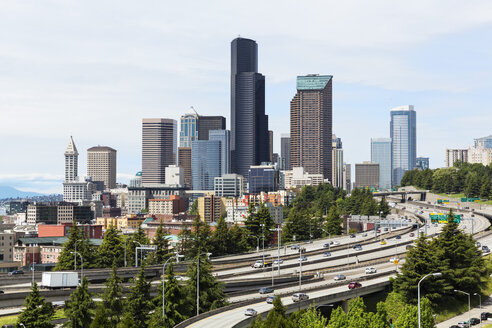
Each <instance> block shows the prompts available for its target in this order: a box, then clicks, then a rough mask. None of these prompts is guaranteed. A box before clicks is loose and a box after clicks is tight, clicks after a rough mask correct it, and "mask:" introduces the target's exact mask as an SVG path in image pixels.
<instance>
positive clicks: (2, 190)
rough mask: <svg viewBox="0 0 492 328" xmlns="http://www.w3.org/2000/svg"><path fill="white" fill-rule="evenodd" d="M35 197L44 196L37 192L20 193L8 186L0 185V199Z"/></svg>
mask: <svg viewBox="0 0 492 328" xmlns="http://www.w3.org/2000/svg"><path fill="white" fill-rule="evenodd" d="M35 196H44V194H40V193H37V192H26V191H20V190H18V189H15V188H13V187H10V186H3V185H0V199H3V198H17V197H19V198H27V197H35Z"/></svg>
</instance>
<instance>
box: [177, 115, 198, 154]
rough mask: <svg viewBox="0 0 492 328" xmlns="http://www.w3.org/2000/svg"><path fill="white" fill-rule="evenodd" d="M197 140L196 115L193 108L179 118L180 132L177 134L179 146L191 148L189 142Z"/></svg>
mask: <svg viewBox="0 0 492 328" xmlns="http://www.w3.org/2000/svg"><path fill="white" fill-rule="evenodd" d="M196 139H198V114H197V112H196V111H195V109H194V108H193V107H191V108H190V110H189V111H188V112H187V113H186V114H184V115H183V116H181V131H180V132H179V146H180V147H191V142H192V141H193V140H196Z"/></svg>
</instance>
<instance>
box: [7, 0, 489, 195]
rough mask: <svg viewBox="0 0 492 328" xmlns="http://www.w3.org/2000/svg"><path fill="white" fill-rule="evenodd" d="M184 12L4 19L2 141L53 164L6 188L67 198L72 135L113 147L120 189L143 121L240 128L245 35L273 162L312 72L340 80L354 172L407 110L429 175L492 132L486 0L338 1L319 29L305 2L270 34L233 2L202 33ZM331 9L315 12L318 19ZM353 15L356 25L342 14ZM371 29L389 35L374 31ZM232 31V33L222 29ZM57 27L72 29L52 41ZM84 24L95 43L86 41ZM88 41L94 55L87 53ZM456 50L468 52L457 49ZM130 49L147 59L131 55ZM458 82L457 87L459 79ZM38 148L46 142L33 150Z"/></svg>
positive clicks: (338, 125)
mask: <svg viewBox="0 0 492 328" xmlns="http://www.w3.org/2000/svg"><path fill="white" fill-rule="evenodd" d="M180 6H181V5H179V4H176V5H175V7H172V8H165V9H166V11H167V12H166V17H167V18H169V19H168V20H166V19H165V20H162V17H161V14H162V12H163V11H164V8H163V7H159V6H157V7H156V8H155V10H154V12H155V13H150V12H147V11H146V10H144V9H140V10H137V11H136V12H135V10H134V9H135V8H134V7H133V6H130V5H129V3H122V4H121V6H119V8H118V13H119V14H120V15H119V17H120V19H119V20H116V18H112V17H113V16H115V15H114V12H113V9H114V8H113V7H112V6H111V7H110V6H102V7H101V8H99V9H98V10H99V11H100V12H99V13H100V16H97V17H96V16H95V17H93V18H92V20H88V19H86V18H88V17H91V15H90V13H91V11H93V10H94V9H95V7H94V4H92V3H90V2H89V3H86V4H78V5H74V4H72V5H70V4H54V3H53V4H50V5H49V6H43V7H41V6H39V7H38V6H36V5H29V4H23V5H20V4H8V5H7V4H6V5H5V6H4V10H3V12H2V13H1V14H0V18H1V19H2V21H3V22H4V23H5V24H8V25H9V26H14V27H15V26H20V25H19V24H20V23H22V24H23V28H22V29H18V30H17V29H15V28H14V31H15V33H11V34H9V36H8V37H7V36H6V38H3V40H2V41H1V42H0V50H1V55H0V62H1V63H2V64H3V66H5V67H8V70H7V72H6V74H3V75H2V77H0V83H1V84H2V86H3V88H2V91H1V96H2V99H4V101H3V102H2V103H1V104H0V111H1V112H2V113H4V114H5V115H6V119H5V120H2V123H0V124H1V125H0V131H1V132H0V138H1V139H2V140H3V141H4V146H5V148H4V150H5V152H6V153H17V152H18V151H19V149H20V150H22V152H23V153H24V152H25V153H29V154H31V155H32V156H35V157H38V158H41V159H42V161H38V163H36V165H32V162H30V161H27V160H24V158H23V157H21V158H20V160H17V161H4V162H3V163H2V164H0V184H6V185H11V186H14V187H17V188H19V189H21V190H32V191H41V192H61V187H60V186H61V184H60V183H61V181H62V180H63V166H62V163H60V157H59V153H60V152H61V151H63V150H64V149H65V147H66V140H67V138H69V136H71V135H72V136H74V138H75V139H76V142H77V145H79V148H80V149H87V148H89V147H90V146H93V145H94V144H108V145H111V146H112V147H113V148H115V149H116V150H117V151H118V170H119V172H118V178H117V180H118V181H122V182H128V179H129V178H130V177H131V176H133V175H134V174H135V173H136V172H138V171H140V170H141V167H140V166H141V164H140V158H141V154H140V141H141V140H140V137H139V135H140V131H139V130H140V128H139V126H140V122H141V119H142V118H144V117H165V118H172V119H175V120H179V117H180V116H181V115H182V114H184V113H185V112H186V111H187V109H188V108H189V107H190V106H194V107H195V108H196V109H197V111H198V112H199V113H200V114H203V115H223V116H224V117H226V119H227V121H230V116H229V112H230V104H229V103H230V87H229V83H230V75H229V74H230V72H229V69H230V53H229V46H230V40H232V39H233V38H234V37H235V36H236V35H237V33H241V34H244V37H248V38H251V39H254V40H256V41H257V43H258V46H259V48H260V53H261V55H260V62H259V71H260V72H262V73H263V74H264V75H265V77H266V93H265V96H266V99H265V101H266V105H265V107H266V114H267V115H269V117H270V120H269V124H270V125H269V129H270V130H273V131H274V152H276V153H279V150H280V135H281V134H282V133H288V132H289V120H288V115H287V113H288V109H289V101H290V98H291V95H292V94H293V93H294V92H295V79H296V76H298V75H303V74H308V73H320V74H333V76H334V84H333V95H334V96H333V117H334V118H333V121H334V124H333V133H335V134H337V136H339V137H341V138H342V139H343V141H344V160H345V161H346V162H347V163H352V164H353V163H359V162H362V161H364V160H368V159H369V158H370V149H368V147H367V144H368V142H369V141H370V138H371V137H374V136H386V135H387V133H386V131H387V126H388V111H389V110H390V109H391V108H393V107H396V106H400V105H402V104H414V105H415V107H416V108H417V110H418V112H419V116H418V119H417V129H418V131H419V132H418V136H417V138H418V139H417V144H418V153H417V156H423V157H430V163H431V167H432V168H436V167H443V166H444V159H445V149H446V148H462V147H463V148H465V147H468V146H472V145H473V139H475V138H480V137H483V136H487V135H490V134H491V133H490V130H488V127H487V126H485V124H484V123H483V122H487V121H490V119H491V115H492V114H490V113H489V110H488V108H489V107H490V105H491V101H490V100H489V99H487V98H486V96H485V95H487V92H486V90H488V89H489V84H491V82H490V81H489V80H488V79H486V78H485V79H482V78H480V77H481V76H482V75H484V76H489V75H488V74H487V73H488V70H490V67H489V66H488V65H487V62H486V60H485V59H486V55H487V53H488V52H487V46H486V45H485V44H486V42H484V40H483V38H479V35H482V36H483V35H485V36H486V37H487V36H488V35H489V33H487V31H488V30H490V24H491V23H492V17H488V16H490V15H487V14H486V13H487V12H490V8H491V4H488V3H487V2H482V3H474V5H473V6H472V5H468V4H459V5H457V6H453V8H448V6H446V4H445V3H444V2H443V3H442V4H441V5H439V4H438V2H435V3H433V4H426V3H425V2H420V3H419V2H417V3H416V4H412V6H411V8H406V11H405V12H402V11H401V9H398V8H394V6H391V3H390V2H386V3H385V2H381V3H378V4H375V5H371V6H369V5H366V4H361V5H360V6H358V7H357V8H352V7H350V6H349V5H346V4H337V5H336V6H332V8H330V13H329V14H327V13H326V12H325V13H324V14H323V15H327V17H325V18H326V19H323V20H319V21H329V23H328V25H326V24H324V25H318V24H317V23H311V24H307V23H308V22H315V21H316V20H314V19H311V18H308V17H304V15H301V16H297V15H296V14H297V10H298V9H299V6H298V5H295V4H292V6H290V8H289V6H286V8H281V10H280V11H279V12H278V18H279V22H278V24H276V25H275V26H273V27H272V28H270V29H269V30H268V32H264V31H263V30H264V26H265V25H264V24H265V23H262V22H259V23H258V22H254V24H253V23H248V22H244V21H237V22H233V21H231V20H230V17H229V16H230V15H229V16H228V15H225V13H227V12H229V10H231V12H233V10H235V9H237V8H233V7H231V6H224V8H222V9H221V13H222V15H221V17H219V19H218V20H217V21H214V20H213V19H211V20H210V21H207V22H205V23H204V26H199V25H198V24H194V23H192V22H193V20H192V19H190V17H188V18H187V19H186V22H182V18H183V15H180V14H179V13H180V12H184V11H183V10H182V8H180ZM198 6H199V7H200V6H202V5H198ZM238 6H239V5H238ZM266 6H271V5H266ZM413 6H415V7H413ZM419 6H420V9H419ZM422 6H423V7H425V8H426V9H427V10H422V9H421V7H422ZM74 7H77V9H82V10H81V11H80V15H74V14H72V12H75V11H74V10H73V9H74ZM219 7H220V6H219ZM305 7H308V6H305ZM372 7H373V8H372ZM197 9H199V8H197ZM266 9H269V8H266ZM271 9H272V10H273V8H271ZM306 10H310V9H306ZM197 11H200V10H197ZM322 11H323V10H319V12H320V13H317V12H315V11H313V12H311V14H313V15H314V16H315V17H318V16H319V15H321V12H322ZM424 11H425V14H424ZM34 12H37V13H38V14H36V15H34V14H33V13H34ZM266 12H269V10H266ZM347 12H350V13H351V15H343V14H344V13H347ZM367 13H370V15H368V14H367ZM463 13H470V14H471V13H473V15H465V14H463ZM188 14H189V13H188ZM188 14H187V15H188ZM173 15H174V16H175V17H172V16H173ZM190 15H192V16H194V15H196V13H192V14H190ZM263 15H264V14H262V15H261V17H263V18H265V16H263ZM116 16H118V15H116ZM168 16H169V17H168ZM306 16H310V15H306ZM328 16H329V17H328ZM332 16H333V17H332ZM337 16H340V17H347V16H349V21H348V22H340V21H339V19H338V18H337ZM43 17H44V18H43ZM58 17H65V19H63V21H60V19H61V18H58ZM67 17H68V18H67ZM293 17H296V20H297V21H298V23H299V24H295V25H296V28H293V26H290V25H292V24H291V22H292V21H293ZM368 17H371V18H370V19H371V20H370V21H369V20H368V19H369V18H368ZM410 17H416V18H417V19H410ZM373 19H377V20H378V22H379V23H378V26H379V27H376V26H375V24H371V22H372V20H373ZM395 19H397V21H395ZM163 21H164V22H163ZM351 22H354V23H356V24H355V25H353V28H352V29H347V30H345V29H340V30H339V32H338V33H334V34H333V35H326V33H325V32H323V31H324V30H325V29H330V27H331V26H332V25H331V24H333V26H337V25H341V26H348V25H349V24H350V23H351ZM397 22H398V24H396V23H397ZM417 22H419V23H418V24H417ZM450 22H452V24H451V23H450ZM224 23H227V24H229V25H230V27H231V28H230V29H228V30H227V31H223V29H222V28H221V26H222V25H223V24H224ZM173 24H175V25H173ZM176 24H177V25H176ZM180 24H181V25H180ZM59 26H63V27H64V29H63V31H60V32H59V33H53V32H54V31H55V30H54V28H55V27H59ZM179 26H181V27H185V28H182V29H180V28H179ZM321 26H323V27H324V28H323V29H320V27H321ZM80 28H81V29H82V30H83V31H84V33H80V32H78V30H79V29H80ZM57 30H58V29H57ZM96 31H97V35H99V37H97V36H96V34H95V32H96ZM116 31H118V33H116ZM202 31H203V32H202ZM311 32H312V33H311ZM363 32H364V33H363ZM143 34H145V35H148V37H149V39H146V40H147V41H142V40H141V38H140V37H139V36H140V35H143ZM308 34H309V37H307V36H306V35H308ZM45 35H50V36H51V39H49V40H47V42H44V43H42V45H40V44H38V43H36V42H34V41H33V40H35V39H44V36H45ZM108 38H110V39H111V40H112V43H111V44H108V42H107V40H108ZM178 40H179V41H178ZM183 40H186V41H187V42H182V41H183ZM485 41H486V40H485ZM294 43H295V44H296V46H293V44H294ZM86 44H89V45H90V46H89V47H83V45H86ZM456 44H461V47H460V49H456V46H455V45H456ZM132 45H138V47H139V48H141V49H142V50H138V49H135V50H134V51H133V52H131V51H129V50H130V49H133V48H135V47H132ZM57 49H59V50H60V51H56V50H57ZM452 49H454V50H456V51H454V50H452ZM465 49H474V50H473V52H471V51H468V50H465ZM321 53H323V56H321V55H320V54H321ZM357 53H361V54H363V55H355V54H357ZM442 58H446V60H442ZM455 63H468V64H463V65H458V66H456V65H455ZM474 63H483V65H476V64H474ZM451 74H452V75H451ZM456 75H459V76H460V79H453V78H452V76H456ZM190 90H193V92H192V93H190ZM190 95H192V96H190ZM65 117H71V118H72V119H71V120H70V123H69V124H67V123H66V121H64V122H63V124H61V120H62V119H64V118H65ZM353 117H357V120H353ZM228 124H229V123H228ZM88 126H91V127H92V128H91V130H92V133H88V130H87V127H88ZM20 127H22V128H20ZM40 127H42V132H40ZM368 127H369V128H368ZM228 128H229V125H228ZM354 131H357V133H354ZM449 131H453V134H451V133H450V132H449ZM33 139H35V140H36V142H30V140H33ZM424 140H425V142H423V141H424ZM40 145H42V147H40ZM14 162H15V163H14ZM85 163H86V158H85V154H81V156H80V161H79V164H80V167H79V171H80V172H85V171H86V167H85Z"/></svg>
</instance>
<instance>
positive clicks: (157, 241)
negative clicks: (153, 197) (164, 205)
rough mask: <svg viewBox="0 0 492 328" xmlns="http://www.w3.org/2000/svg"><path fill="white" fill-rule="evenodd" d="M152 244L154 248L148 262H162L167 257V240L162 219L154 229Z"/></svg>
mask: <svg viewBox="0 0 492 328" xmlns="http://www.w3.org/2000/svg"><path fill="white" fill-rule="evenodd" d="M152 244H153V245H154V246H155V247H156V250H155V251H154V252H152V253H151V254H150V256H149V264H162V263H164V262H165V261H166V259H167V258H168V257H169V240H168V239H167V237H166V231H165V230H164V227H163V225H162V221H161V223H160V224H159V227H158V228H157V230H156V231H155V236H154V239H153V240H152Z"/></svg>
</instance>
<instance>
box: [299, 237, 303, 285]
mask: <svg viewBox="0 0 492 328" xmlns="http://www.w3.org/2000/svg"><path fill="white" fill-rule="evenodd" d="M301 284H302V248H301V247H299V291H301Z"/></svg>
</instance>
